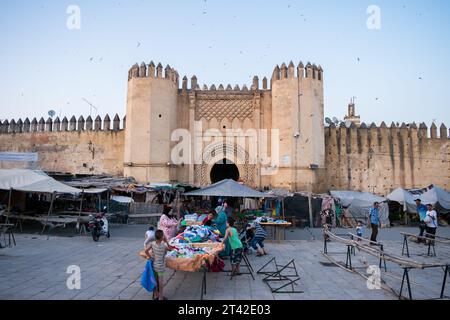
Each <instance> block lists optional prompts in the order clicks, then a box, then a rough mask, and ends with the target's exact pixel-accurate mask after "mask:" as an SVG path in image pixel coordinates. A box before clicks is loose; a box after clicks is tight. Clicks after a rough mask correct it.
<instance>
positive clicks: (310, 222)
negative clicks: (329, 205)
mask: <svg viewBox="0 0 450 320" xmlns="http://www.w3.org/2000/svg"><path fill="white" fill-rule="evenodd" d="M308 210H309V227H310V228H311V229H312V228H314V221H313V212H312V194H311V192H308Z"/></svg>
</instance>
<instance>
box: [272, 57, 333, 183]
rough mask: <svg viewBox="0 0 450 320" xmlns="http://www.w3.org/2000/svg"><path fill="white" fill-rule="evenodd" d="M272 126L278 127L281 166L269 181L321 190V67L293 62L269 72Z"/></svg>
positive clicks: (323, 144) (322, 167) (322, 98)
mask: <svg viewBox="0 0 450 320" xmlns="http://www.w3.org/2000/svg"><path fill="white" fill-rule="evenodd" d="M272 128H278V129H279V130H280V167H279V169H278V174H277V175H275V176H274V177H273V178H272V179H273V180H272V184H273V185H276V186H282V187H285V188H288V189H290V190H318V189H320V180H323V179H320V174H321V173H323V172H324V168H325V140H324V95H323V70H322V68H321V67H320V66H319V67H317V66H316V65H311V64H310V63H308V64H307V65H306V67H305V66H304V65H303V63H302V62H300V64H299V65H298V66H297V68H296V67H295V66H294V64H293V62H291V63H290V64H289V66H286V65H285V64H283V65H282V66H281V68H280V67H279V66H277V67H276V68H275V70H274V72H273V75H272Z"/></svg>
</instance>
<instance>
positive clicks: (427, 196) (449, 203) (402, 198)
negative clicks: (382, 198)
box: [387, 186, 450, 213]
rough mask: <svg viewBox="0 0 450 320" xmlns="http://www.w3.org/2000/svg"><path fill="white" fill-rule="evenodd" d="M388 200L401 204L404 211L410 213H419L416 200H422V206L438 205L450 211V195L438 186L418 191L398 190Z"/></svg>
mask: <svg viewBox="0 0 450 320" xmlns="http://www.w3.org/2000/svg"><path fill="white" fill-rule="evenodd" d="M387 198H388V199H389V200H390V201H396V202H398V203H400V204H401V205H402V206H403V209H404V210H405V211H407V212H409V213H417V208H416V203H415V200H416V199H420V200H422V204H433V205H435V204H437V203H438V204H439V205H440V206H441V207H442V208H443V209H444V210H450V193H449V192H447V191H446V190H444V189H442V188H439V187H436V186H430V187H428V188H424V189H416V190H405V189H402V188H398V189H395V190H394V191H393V192H392V193H391V194H389V195H388V196H387Z"/></svg>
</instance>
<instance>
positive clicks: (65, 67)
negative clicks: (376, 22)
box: [0, 0, 450, 126]
mask: <svg viewBox="0 0 450 320" xmlns="http://www.w3.org/2000/svg"><path fill="white" fill-rule="evenodd" d="M72 4H73V5H78V6H79V7H80V8H81V30H79V31H71V30H68V29H67V27H66V20H67V18H68V14H67V13H66V9H67V7H68V6H69V5H72ZM372 4H374V5H378V6H379V7H380V8H381V30H376V31H373V30H369V29H367V26H366V20H367V18H368V14H367V13H366V10H367V7H368V6H369V5H372ZM0 40H1V45H0V67H1V70H2V72H1V77H0V110H1V113H0V119H2V120H3V119H5V118H8V119H11V118H16V119H17V118H19V117H22V118H25V117H41V116H44V117H47V111H48V110H50V109H54V110H55V111H57V114H58V115H59V114H60V113H61V114H62V116H71V115H75V116H77V117H78V116H80V115H83V116H85V117H86V116H88V115H89V112H90V110H89V109H90V108H89V106H88V105H87V104H86V103H85V102H84V101H83V100H82V98H86V99H87V100H89V101H91V102H92V103H93V104H94V105H96V106H97V107H98V108H99V113H100V114H101V115H104V114H105V113H109V114H110V115H111V114H115V113H119V114H120V115H121V116H123V115H124V113H125V102H126V89H127V73H128V69H129V68H130V67H131V65H132V64H134V63H135V62H139V63H140V62H142V61H145V62H146V63H149V62H150V60H153V61H155V62H156V63H157V62H162V63H163V65H164V66H165V65H166V64H170V65H171V66H173V67H175V69H177V70H178V71H179V73H180V75H181V76H184V75H187V76H188V77H189V78H190V77H191V76H192V75H194V74H195V75H197V77H198V79H199V83H200V84H201V85H202V84H203V83H206V84H208V85H211V84H213V83H215V84H220V83H223V84H228V83H231V84H233V85H234V84H236V83H237V84H239V85H241V86H242V84H244V83H246V84H247V85H250V83H251V78H252V77H253V75H258V76H260V78H261V79H262V78H263V77H264V76H267V77H270V75H271V74H272V70H273V68H274V66H275V65H276V64H281V63H283V62H286V63H288V62H289V61H290V60H293V61H294V62H295V63H296V64H297V63H298V62H299V61H300V60H303V61H304V62H307V61H311V62H312V63H317V64H320V65H322V66H323V68H324V72H325V74H324V78H325V114H326V116H329V117H333V116H337V117H339V118H342V117H343V116H344V114H345V112H346V106H347V104H348V101H349V100H350V97H352V96H356V97H357V99H356V103H357V112H358V113H359V114H360V115H361V117H362V120H363V121H365V122H369V123H370V122H373V121H374V122H376V123H378V124H379V123H380V122H381V121H386V122H388V123H390V122H391V121H396V122H397V121H398V122H402V121H405V122H412V121H416V122H422V121H425V122H426V123H427V124H428V125H429V124H430V123H431V121H433V120H434V119H436V120H437V123H438V125H440V123H441V122H445V123H446V124H447V126H450V90H449V89H450V59H449V57H450V3H449V1H444V0H443V1H438V0H430V1H408V0H402V1H399V0H371V1H364V0H359V1H356V0H353V1H351V0H342V1H335V0H328V1H325V0H318V1H307V0H304V1H293V0H291V1H289V0H283V1H271V2H269V1H264V2H263V1H213V0H207V1H204V0H184V1H181V0H179V1H143V0H140V1H139V0H131V1H130V0H126V1H125V0H121V1H106V0H96V1H87V0H86V1H84V0H72V1H57V0H53V1H39V0H32V1H31V0H30V1H25V0H16V1H7V0H3V1H1V2H0ZM139 44H140V45H139ZM91 58H92V61H91ZM358 58H359V59H360V61H358V60H357V59H358ZM419 78H422V80H420V79H419ZM376 98H378V100H376ZM94 113H95V112H94Z"/></svg>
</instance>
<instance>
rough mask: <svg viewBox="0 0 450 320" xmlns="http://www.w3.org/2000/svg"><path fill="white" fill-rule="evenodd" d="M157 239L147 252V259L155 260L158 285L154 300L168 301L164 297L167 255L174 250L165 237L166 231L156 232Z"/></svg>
mask: <svg viewBox="0 0 450 320" xmlns="http://www.w3.org/2000/svg"><path fill="white" fill-rule="evenodd" d="M155 239H156V241H153V242H151V243H150V245H149V246H148V248H147V249H146V250H145V254H146V256H147V258H149V259H153V270H154V272H155V278H156V283H157V284H158V286H157V288H156V289H155V292H154V293H153V299H154V300H167V298H165V297H164V295H163V291H164V274H165V272H166V254H167V252H168V251H170V250H173V249H174V248H173V247H172V246H171V245H169V243H168V242H167V239H166V237H165V236H164V231H162V230H157V231H156V232H155Z"/></svg>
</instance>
